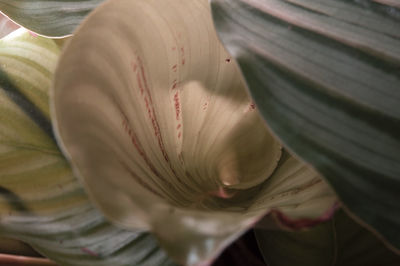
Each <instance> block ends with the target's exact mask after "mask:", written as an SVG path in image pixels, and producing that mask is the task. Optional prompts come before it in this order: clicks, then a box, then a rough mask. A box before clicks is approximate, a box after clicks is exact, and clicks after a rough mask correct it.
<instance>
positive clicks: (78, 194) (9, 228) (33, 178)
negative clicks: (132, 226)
mask: <svg viewBox="0 0 400 266" xmlns="http://www.w3.org/2000/svg"><path fill="white" fill-rule="evenodd" d="M59 52H60V51H59V47H58V46H57V45H56V43H55V42H53V41H52V40H50V39H45V38H42V37H34V36H32V35H31V34H30V33H28V32H27V31H25V30H23V29H20V30H17V31H15V32H13V33H12V34H11V35H8V36H6V37H5V38H3V39H2V40H0V217H1V220H0V234H1V235H2V236H8V237H13V238H18V239H20V240H23V241H25V242H26V243H29V244H30V245H32V246H33V247H34V248H35V249H36V250H37V251H39V252H40V253H42V254H43V255H45V256H47V257H49V258H51V259H52V260H54V261H56V262H57V263H59V264H60V265H73V266H80V265H82V266H83V265H107V266H109V265H174V264H173V263H172V262H171V260H169V258H168V257H167V256H166V254H165V253H164V252H163V251H162V250H161V249H160V247H159V246H158V243H157V241H156V239H155V238H154V237H153V236H152V235H150V234H148V233H142V232H139V231H126V230H122V229H120V228H117V227H115V226H113V225H111V224H110V223H109V222H107V221H106V220H105V218H104V216H103V215H102V214H100V212H99V211H97V210H96V209H95V208H94V207H93V205H92V204H91V203H90V201H89V200H88V197H87V195H86V193H85V191H84V190H83V188H82V186H81V184H79V182H78V180H77V179H76V178H75V176H74V175H73V174H72V171H71V169H70V167H69V164H68V163H67V161H66V160H65V159H64V157H63V155H62V154H61V152H60V151H59V149H58V147H57V145H56V143H55V141H54V138H53V133H52V129H51V124H50V120H49V104H48V100H49V97H48V92H49V87H50V84H51V78H52V76H53V72H54V68H55V66H56V62H57V59H58V56H59Z"/></svg>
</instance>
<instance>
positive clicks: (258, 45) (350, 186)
mask: <svg viewBox="0 0 400 266" xmlns="http://www.w3.org/2000/svg"><path fill="white" fill-rule="evenodd" d="M212 9H213V14H214V20H215V25H216V27H217V30H218V31H219V36H220V38H221V39H222V41H223V43H224V44H225V46H226V48H227V49H228V50H229V51H230V52H231V53H232V55H233V56H234V57H235V58H236V59H237V60H238V63H239V65H240V68H241V71H242V73H243V74H244V76H245V79H246V81H247V84H248V86H249V89H250V91H251V93H252V97H253V99H254V100H255V102H256V104H257V106H258V107H259V109H260V112H261V113H262V115H263V116H264V118H265V119H266V121H267V124H268V125H269V126H270V127H271V129H272V130H273V131H274V132H275V134H277V135H278V136H279V137H280V139H281V140H282V141H283V142H284V144H285V145H286V146H287V147H289V148H290V149H291V150H292V151H294V152H295V153H296V154H297V155H299V156H300V157H301V158H302V159H304V160H305V161H307V162H309V163H311V164H313V165H314V166H315V167H316V168H317V169H318V170H319V171H320V172H321V173H322V174H323V175H324V176H325V177H326V179H327V180H328V181H329V182H330V183H331V184H332V186H333V187H334V189H335V190H336V192H337V193H338V195H339V196H340V198H341V199H342V201H343V202H344V203H345V204H346V205H347V206H348V207H349V208H350V210H351V211H352V212H353V213H354V214H356V215H357V216H358V217H360V218H361V219H362V220H363V221H365V222H366V223H367V224H369V225H370V226H372V227H373V228H375V229H376V230H377V231H378V232H379V233H380V234H381V235H383V236H384V237H385V238H386V239H387V240H389V241H390V242H391V243H392V244H393V245H394V246H396V247H397V248H400V208H399V202H400V193H399V189H400V160H399V158H400V157H399V154H400V141H399V137H398V136H399V133H400V72H399V69H400V68H399V67H400V20H399V18H400V16H399V14H400V12H399V9H398V5H397V4H396V3H395V1H367V0H366V1H350V0H340V1H328V0H326V1H325V0H287V1H284V0H233V1H228V0H213V1H212Z"/></svg>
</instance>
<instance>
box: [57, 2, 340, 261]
mask: <svg viewBox="0 0 400 266" xmlns="http://www.w3.org/2000/svg"><path fill="white" fill-rule="evenodd" d="M52 108H53V109H52V110H53V113H52V114H53V116H52V119H53V121H54V125H55V128H56V129H57V132H58V133H57V136H58V140H59V143H60V145H61V146H62V148H63V150H64V152H65V154H66V155H67V157H68V158H69V160H70V161H71V162H72V164H73V166H74V169H75V171H76V173H78V174H79V176H80V177H81V178H82V179H83V181H84V182H85V184H86V189H87V190H88V191H89V193H90V195H91V196H92V198H93V200H95V201H96V202H97V203H98V205H99V206H100V207H101V210H102V211H103V212H104V213H105V214H106V216H107V217H109V218H110V219H111V220H113V221H114V222H115V223H117V224H121V225H124V226H126V227H128V228H136V229H137V228H140V229H146V230H151V231H153V232H154V234H155V235H156V236H157V237H158V239H159V241H160V243H161V245H162V246H163V247H164V248H165V249H166V250H167V251H168V253H169V254H170V255H171V256H172V257H173V258H174V259H175V260H176V261H177V262H179V263H182V264H189V265H194V264H201V263H203V264H207V263H210V262H211V261H212V259H213V258H214V257H215V256H216V255H218V254H219V252H221V250H222V249H223V248H224V247H226V246H227V245H228V244H229V243H231V242H232V241H233V240H234V239H235V238H236V237H238V236H239V235H240V234H242V233H243V232H244V231H245V230H246V229H248V228H249V227H250V226H252V225H253V224H254V223H255V222H256V221H257V220H258V219H259V218H261V217H262V216H263V215H264V214H266V213H268V212H274V213H280V215H281V217H283V218H282V219H281V220H282V221H283V222H285V223H286V225H287V226H294V227H296V226H298V225H299V224H301V225H302V226H307V225H309V224H308V223H306V222H304V221H305V220H306V219H310V220H313V219H317V220H318V219H328V218H329V217H330V215H331V214H332V208H334V207H333V206H335V205H334V204H335V196H334V194H333V193H332V191H331V190H330V189H329V187H328V186H327V185H326V184H325V183H324V182H323V181H322V180H321V179H320V178H319V177H318V175H317V174H316V173H315V172H314V171H312V170H311V169H309V168H308V167H307V166H306V165H304V164H303V163H301V162H299V161H297V160H296V159H294V158H293V157H290V156H289V155H288V154H286V153H285V154H284V156H283V157H282V158H281V147H280V144H279V142H278V141H277V140H276V139H275V138H274V137H273V136H272V135H271V134H270V133H269V131H268V130H267V128H266V127H265V125H264V123H263V121H262V119H261V118H260V116H259V114H258V111H257V110H256V108H255V106H254V104H253V103H252V102H251V101H250V99H249V98H248V96H247V94H246V90H245V87H244V83H243V81H242V78H241V76H240V73H239V72H238V69H237V66H236V63H235V61H234V60H233V59H232V58H231V57H230V55H229V54H228V53H226V51H225V49H224V48H223V47H222V45H221V44H220V42H219V40H218V39H217V37H216V33H215V31H214V28H213V25H212V21H211V15H210V9H209V6H208V1H207V0H195V1H186V0H172V1H162V0H146V1H145V0H137V1H130V0H111V1H107V2H106V3H104V4H103V5H101V6H100V7H99V8H98V9H96V10H95V11H94V12H93V13H92V14H90V15H89V17H88V19H87V20H86V21H85V22H84V23H83V25H82V26H81V27H80V29H79V30H78V31H77V32H76V34H75V35H74V36H73V38H72V39H71V41H70V42H69V43H68V45H67V46H66V48H65V52H64V54H63V56H62V57H61V59H60V62H59V65H58V68H57V71H56V75H55V83H54V92H53V98H52ZM111 194H112V197H108V196H105V195H111ZM321 217H322V218H321Z"/></svg>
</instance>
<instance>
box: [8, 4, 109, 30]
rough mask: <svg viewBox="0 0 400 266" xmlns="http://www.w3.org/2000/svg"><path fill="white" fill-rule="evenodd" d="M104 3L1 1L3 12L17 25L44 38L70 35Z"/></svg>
mask: <svg viewBox="0 0 400 266" xmlns="http://www.w3.org/2000/svg"><path fill="white" fill-rule="evenodd" d="M101 2H103V0H79V1H71V0H61V1H43V0H37V1H26V0H15V1H14V0H13V1H8V0H0V11H1V12H3V13H4V14H6V15H7V16H8V17H9V18H11V19H12V20H13V21H15V22H16V23H17V24H19V25H21V26H23V27H25V28H27V29H29V30H31V31H33V32H36V33H38V34H40V35H43V36H50V37H64V36H68V35H71V34H72V33H73V31H74V30H75V28H76V27H77V26H78V25H79V24H80V23H81V21H82V20H83V19H84V18H85V17H86V16H87V14H88V13H89V12H90V11H92V10H93V9H94V8H95V7H96V6H98V5H99V4H100V3H101Z"/></svg>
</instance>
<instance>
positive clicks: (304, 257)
mask: <svg viewBox="0 0 400 266" xmlns="http://www.w3.org/2000/svg"><path fill="white" fill-rule="evenodd" d="M255 232H256V237H257V241H258V244H259V247H260V250H261V253H262V254H263V256H264V259H265V261H266V263H267V264H268V266H293V265H297V266H324V265H330V266H396V265H400V256H398V255H396V254H394V253H393V252H392V251H390V250H389V249H388V248H387V247H386V246H385V245H384V244H383V243H382V242H381V241H380V240H379V239H378V238H377V237H376V236H374V235H373V234H372V233H371V232H369V231H367V230H366V229H364V228H363V227H361V226H360V225H359V224H357V223H356V222H355V221H353V220H352V219H351V218H350V217H349V216H348V215H347V214H346V213H345V212H344V211H342V210H341V211H338V212H337V213H336V214H335V216H334V218H333V219H332V220H330V221H329V222H325V223H323V224H320V225H318V226H316V227H314V228H312V229H310V230H307V231H299V232H284V231H274V230H261V229H257V230H255Z"/></svg>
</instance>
